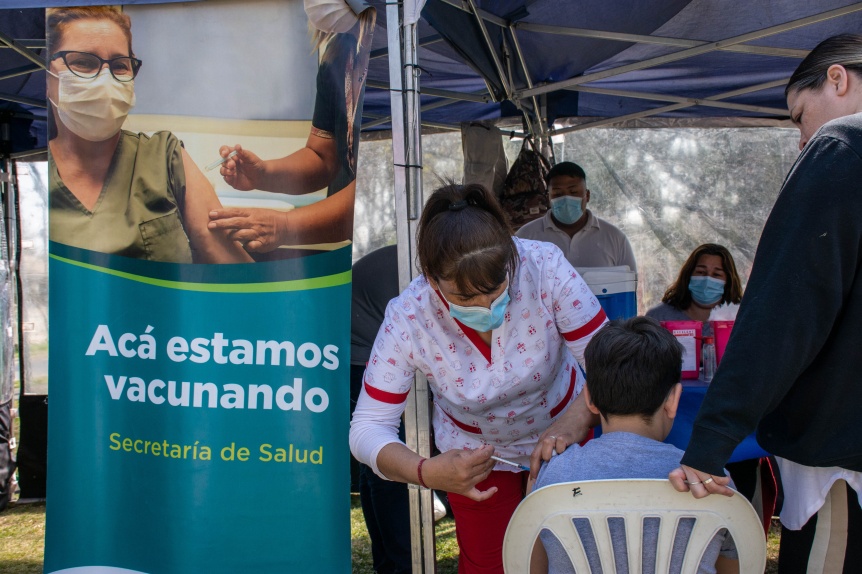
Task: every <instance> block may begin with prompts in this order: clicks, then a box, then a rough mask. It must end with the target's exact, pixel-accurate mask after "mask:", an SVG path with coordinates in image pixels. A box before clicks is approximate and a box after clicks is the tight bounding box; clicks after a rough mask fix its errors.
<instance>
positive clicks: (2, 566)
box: [0, 494, 780, 574]
mask: <svg viewBox="0 0 862 574" xmlns="http://www.w3.org/2000/svg"><path fill="white" fill-rule="evenodd" d="M435 533H436V536H437V574H456V573H457V572H458V543H457V542H456V541H455V522H454V521H453V520H452V518H451V517H449V516H447V517H446V518H444V519H443V520H441V521H440V522H438V523H437V524H436V525H435ZM779 533H780V527H779V526H778V521H777V520H773V523H772V529H771V530H770V533H769V541H768V544H767V548H768V558H767V563H766V574H772V573H775V572H778V539H779ZM350 539H351V548H352V554H353V568H352V572H353V574H373V573H374V570H373V568H372V562H371V542H370V540H369V538H368V531H367V530H366V529H365V520H364V519H363V518H362V509H361V508H360V507H359V496H358V495H355V494H354V495H352V496H351V500H350ZM44 540H45V505H44V503H42V504H25V505H12V506H10V507H9V508H7V509H6V510H5V511H3V512H0V572H2V573H3V574H40V573H41V572H42V555H43V554H44V551H45V542H44Z"/></svg>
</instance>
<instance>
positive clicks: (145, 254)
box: [47, 7, 251, 263]
mask: <svg viewBox="0 0 862 574" xmlns="http://www.w3.org/2000/svg"><path fill="white" fill-rule="evenodd" d="M47 19H48V25H47V34H48V38H47V39H48V53H49V54H50V56H49V60H48V78H47V84H48V86H47V87H48V100H49V102H50V106H49V107H50V109H51V115H50V119H49V122H50V126H51V127H50V131H51V133H50V141H49V142H48V148H49V150H50V158H49V187H50V222H51V223H50V236H51V240H52V241H56V242H59V243H63V244H66V245H71V246H73V247H80V248H83V249H88V250H91V251H98V252H101V253H109V254H114V255H122V256H124V257H132V258H136V259H149V260H153V261H167V262H172V263H238V262H247V261H251V258H250V257H249V256H248V255H247V254H246V253H245V251H244V250H243V249H242V247H241V246H240V245H239V244H238V243H235V242H234V241H231V240H230V239H229V238H228V237H227V236H226V234H225V232H223V231H219V230H210V229H208V228H207V223H208V221H209V219H208V215H207V214H208V213H209V212H210V211H211V210H213V209H219V208H221V203H220V202H219V200H218V198H217V197H216V194H215V191H214V190H213V188H212V186H211V185H210V183H209V182H208V181H207V180H206V178H205V177H204V175H203V174H202V173H201V171H200V170H199V169H198V167H197V166H196V165H195V164H194V162H193V161H192V159H191V158H190V157H189V155H188V153H187V152H186V151H185V149H183V146H182V143H181V142H180V141H179V140H178V139H177V138H176V136H174V135H173V134H171V133H170V132H166V131H163V132H156V133H154V134H152V135H151V136H147V135H145V134H135V133H131V132H128V131H124V130H122V129H121V127H122V125H123V122H124V121H125V119H126V116H127V115H128V113H129V110H130V109H131V108H132V107H133V106H134V105H135V86H134V79H135V76H136V75H137V73H138V71H139V70H140V68H141V60H138V59H137V58H135V57H134V54H133V52H132V31H131V21H130V19H129V17H128V16H127V15H124V14H122V13H120V12H118V11H116V10H114V9H112V8H108V7H86V8H60V9H53V10H48V13H47Z"/></svg>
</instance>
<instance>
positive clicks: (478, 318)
mask: <svg viewBox="0 0 862 574" xmlns="http://www.w3.org/2000/svg"><path fill="white" fill-rule="evenodd" d="M508 283H509V281H508V276H507V277H506V288H505V289H504V290H503V292H502V293H500V295H499V297H497V298H496V299H494V301H493V302H492V303H491V308H490V309H488V308H485V307H482V306H479V305H471V306H469V307H465V306H461V305H455V304H454V303H452V302H450V301H449V300H448V299H446V297H445V296H444V297H443V298H444V299H446V302H447V303H449V315H450V316H451V317H452V318H453V319H457V320H458V321H460V322H461V323H463V324H464V325H465V326H467V327H470V328H471V329H473V330H475V331H478V332H479V333H484V332H486V331H493V330H494V329H496V328H498V327H499V326H500V325H502V324H503V318H504V316H505V314H506V307H507V306H508V305H509V285H508ZM441 295H442V292H441Z"/></svg>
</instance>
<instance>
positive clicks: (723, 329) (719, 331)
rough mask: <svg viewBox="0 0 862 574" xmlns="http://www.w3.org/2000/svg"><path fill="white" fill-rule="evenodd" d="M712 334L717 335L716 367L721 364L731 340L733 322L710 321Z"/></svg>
mask: <svg viewBox="0 0 862 574" xmlns="http://www.w3.org/2000/svg"><path fill="white" fill-rule="evenodd" d="M709 324H710V325H712V334H713V335H715V366H716V367H717V366H718V365H719V364H720V363H721V357H722V355H724V349H725V348H726V347H727V341H728V340H729V339H730V331H731V330H732V329H733V321H710V322H709Z"/></svg>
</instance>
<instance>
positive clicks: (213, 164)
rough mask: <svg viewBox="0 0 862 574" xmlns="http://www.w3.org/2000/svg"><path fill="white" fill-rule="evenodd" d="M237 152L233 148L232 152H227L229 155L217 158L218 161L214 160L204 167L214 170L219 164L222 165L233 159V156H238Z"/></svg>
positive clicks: (206, 169)
mask: <svg viewBox="0 0 862 574" xmlns="http://www.w3.org/2000/svg"><path fill="white" fill-rule="evenodd" d="M236 153H237V152H236V150H233V151H232V152H230V153H229V154H227V157H222V158H219V159H218V160H216V161H214V162H212V163H211V164H209V165H208V166H206V167H205V168H204V171H212V170H214V169H215V168H217V167H218V166H220V165H221V164H223V163H224V162H226V161H227V160H229V159H231V158H232V157H236Z"/></svg>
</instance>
